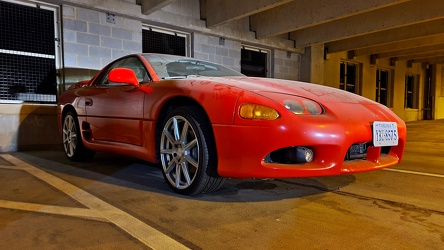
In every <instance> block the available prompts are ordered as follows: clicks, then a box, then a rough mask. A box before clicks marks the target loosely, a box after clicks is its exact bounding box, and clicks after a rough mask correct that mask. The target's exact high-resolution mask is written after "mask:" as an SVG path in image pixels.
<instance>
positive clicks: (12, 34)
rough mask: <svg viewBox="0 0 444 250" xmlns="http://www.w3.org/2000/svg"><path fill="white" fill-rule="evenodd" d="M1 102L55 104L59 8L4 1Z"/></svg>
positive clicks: (0, 41) (0, 15)
mask: <svg viewBox="0 0 444 250" xmlns="http://www.w3.org/2000/svg"><path fill="white" fill-rule="evenodd" d="M0 26H1V31H2V32H0V101H3V102H5V101H6V102H23V101H29V102H39V103H55V102H56V96H57V74H56V66H57V65H56V43H57V40H58V38H57V32H56V9H55V8H50V7H46V6H41V5H39V4H27V5H24V4H21V3H18V2H6V1H0Z"/></svg>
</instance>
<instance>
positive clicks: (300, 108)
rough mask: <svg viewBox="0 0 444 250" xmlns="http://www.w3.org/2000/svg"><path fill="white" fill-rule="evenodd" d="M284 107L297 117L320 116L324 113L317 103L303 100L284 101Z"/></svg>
mask: <svg viewBox="0 0 444 250" xmlns="http://www.w3.org/2000/svg"><path fill="white" fill-rule="evenodd" d="M284 106H285V107H286V108H287V109H288V110H290V111H291V112H293V113H295V114H297V115H321V114H322V113H324V110H323V109H322V107H321V105H320V104H319V103H317V102H315V101H312V100H309V99H305V98H295V99H292V100H284Z"/></svg>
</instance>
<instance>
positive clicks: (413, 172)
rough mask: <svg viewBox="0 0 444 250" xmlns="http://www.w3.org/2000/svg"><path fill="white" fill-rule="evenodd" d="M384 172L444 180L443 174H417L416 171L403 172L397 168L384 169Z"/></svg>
mask: <svg viewBox="0 0 444 250" xmlns="http://www.w3.org/2000/svg"><path fill="white" fill-rule="evenodd" d="M382 170H385V171H392V172H398V173H404V174H415V175H422V176H429V177H438V178H444V175H442V174H431V173H424V172H416V171H410V170H402V169H396V168H384V169H382Z"/></svg>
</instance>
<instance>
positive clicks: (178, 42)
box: [142, 29, 186, 56]
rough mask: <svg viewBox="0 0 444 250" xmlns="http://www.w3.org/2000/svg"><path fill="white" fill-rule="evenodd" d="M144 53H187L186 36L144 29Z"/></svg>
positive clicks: (183, 54)
mask: <svg viewBox="0 0 444 250" xmlns="http://www.w3.org/2000/svg"><path fill="white" fill-rule="evenodd" d="M142 51H143V53H161V54H171V55H178V56H185V55H186V38H185V37H183V36H177V35H170V34H166V33H162V32H157V31H152V30H145V29H144V30H142Z"/></svg>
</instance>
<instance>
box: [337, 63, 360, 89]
mask: <svg viewBox="0 0 444 250" xmlns="http://www.w3.org/2000/svg"><path fill="white" fill-rule="evenodd" d="M342 65H344V76H342V69H341V67H342ZM348 65H354V66H355V68H356V71H355V77H354V81H355V82H354V84H351V83H348V82H349V81H348V79H349V77H348V75H349V74H348V73H347V71H348V70H347V69H348V67H347V66H348ZM360 72H361V70H360V64H359V63H356V62H350V61H341V62H340V64H339V89H342V90H345V91H348V90H347V86H353V88H354V92H352V91H348V92H350V93H355V94H359V93H360V91H361V88H360V79H361V78H360ZM342 79H344V80H342Z"/></svg>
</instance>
